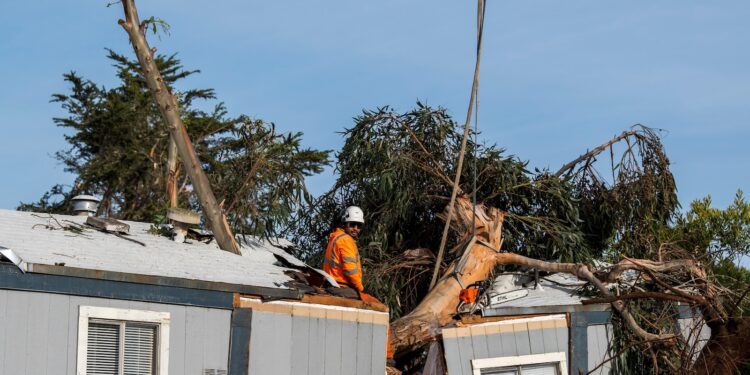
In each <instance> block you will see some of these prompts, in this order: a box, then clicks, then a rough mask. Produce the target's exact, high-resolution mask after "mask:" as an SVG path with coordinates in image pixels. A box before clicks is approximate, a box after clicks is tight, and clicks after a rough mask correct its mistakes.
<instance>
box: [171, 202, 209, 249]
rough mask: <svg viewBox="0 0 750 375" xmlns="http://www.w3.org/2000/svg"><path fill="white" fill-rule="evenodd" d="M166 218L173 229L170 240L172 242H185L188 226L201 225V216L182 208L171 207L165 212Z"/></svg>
mask: <svg viewBox="0 0 750 375" xmlns="http://www.w3.org/2000/svg"><path fill="white" fill-rule="evenodd" d="M167 218H168V219H170V220H172V223H173V224H174V228H173V229H172V240H173V241H174V242H179V243H182V242H185V237H186V236H187V233H188V225H190V224H193V225H197V224H200V223H201V215H200V214H199V213H197V212H194V211H190V210H186V209H184V208H177V207H172V208H170V209H168V210H167Z"/></svg>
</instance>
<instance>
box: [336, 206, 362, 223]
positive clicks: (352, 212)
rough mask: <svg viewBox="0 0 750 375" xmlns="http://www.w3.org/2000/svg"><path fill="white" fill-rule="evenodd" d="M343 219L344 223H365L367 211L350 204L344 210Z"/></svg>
mask: <svg viewBox="0 0 750 375" xmlns="http://www.w3.org/2000/svg"><path fill="white" fill-rule="evenodd" d="M341 221H343V222H344V223H349V222H352V223H362V224H364V223H365V213H364V212H362V209H361V208H359V207H357V206H349V207H347V208H346V211H345V212H344V216H342V217H341Z"/></svg>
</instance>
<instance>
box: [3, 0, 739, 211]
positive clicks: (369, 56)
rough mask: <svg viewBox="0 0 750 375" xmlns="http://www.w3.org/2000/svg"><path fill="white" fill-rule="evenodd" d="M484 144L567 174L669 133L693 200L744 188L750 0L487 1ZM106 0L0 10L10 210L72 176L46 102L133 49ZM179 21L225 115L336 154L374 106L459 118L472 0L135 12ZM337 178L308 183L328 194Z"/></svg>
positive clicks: (154, 6)
mask: <svg viewBox="0 0 750 375" xmlns="http://www.w3.org/2000/svg"><path fill="white" fill-rule="evenodd" d="M488 2H489V4H488V9H487V16H486V30H485V45H484V55H483V59H482V70H481V85H480V87H481V88H480V90H481V93H480V113H479V128H480V131H482V133H483V139H484V140H486V141H487V142H490V143H497V144H498V145H500V146H502V147H505V148H507V149H508V151H509V152H510V153H513V154H516V155H518V156H520V157H521V158H523V159H526V160H529V161H530V165H531V166H533V167H549V168H551V169H556V168H559V166H561V165H562V164H564V163H565V162H567V161H570V160H572V159H574V158H575V157H577V156H578V155H579V154H581V153H583V152H585V151H586V149H587V148H591V147H594V146H596V145H598V144H600V143H602V142H604V141H606V140H608V139H609V138H611V137H612V136H614V135H616V134H619V133H620V132H621V131H622V130H625V129H627V128H628V127H629V126H631V125H633V124H635V123H643V124H646V125H649V126H651V127H656V128H661V129H665V130H666V133H665V137H664V143H665V145H666V148H667V152H668V154H669V155H670V159H671V161H672V162H673V171H674V173H675V176H676V178H677V183H678V189H679V196H680V198H681V200H682V202H683V204H687V203H688V202H689V201H691V200H693V199H696V198H699V197H702V196H705V195H706V194H711V195H712V197H713V198H714V202H715V203H716V204H717V206H720V207H723V206H725V205H726V204H728V203H729V202H730V201H731V199H732V197H733V195H734V192H735V191H736V190H737V189H738V188H740V189H743V190H745V191H746V192H748V193H750V191H749V190H750V168H748V164H750V151H748V147H747V145H748V139H750V124H749V122H750V68H748V67H750V48H748V45H750V43H748V42H749V41H750V40H749V39H750V23H748V22H747V20H748V19H750V3H748V2H747V1H729V0H728V1H721V2H707V1H694V0H661V1H658V2H655V1H646V0H632V1H627V2H624V1H618V2H615V1H601V0H599V1H575V0H570V1H560V0H558V1H544V0H538V1H520V0H516V1H496V0H489V1H488ZM106 3H107V2H106V1H99V0H67V1H46V0H45V1H42V0H39V1H6V2H4V4H3V5H2V10H3V11H2V12H0V33H1V34H2V35H3V37H2V38H1V39H0V56H1V57H0V82H2V84H3V90H1V91H0V113H2V116H1V117H0V130H1V132H0V135H1V136H0V170H2V171H3V176H4V177H3V178H2V183H0V208H14V207H15V206H17V205H18V203H19V202H20V201H33V200H36V199H38V198H39V197H40V196H41V194H42V193H43V192H44V191H46V190H47V189H48V188H49V187H50V186H52V185H53V184H55V183H70V182H71V181H72V176H70V175H68V174H65V173H64V172H63V171H62V166H61V165H59V164H58V163H57V162H56V161H55V160H54V159H53V157H52V155H53V153H54V152H55V151H57V150H60V149H63V148H65V147H66V144H65V142H64V139H63V133H62V131H61V129H58V128H56V127H55V126H54V125H53V123H52V117H54V116H61V115H63V114H64V113H63V112H62V111H61V109H60V108H59V105H58V104H55V103H50V102H49V99H50V95H51V94H52V93H55V92H65V91H66V90H67V87H66V85H65V83H64V82H63V80H62V74H63V73H65V72H69V71H71V70H75V71H77V72H78V73H80V74H81V75H83V76H85V77H87V78H89V79H91V80H93V81H95V82H98V83H100V84H103V85H105V86H108V87H111V86H113V85H115V84H116V79H115V77H114V70H113V68H112V67H111V66H110V63H109V62H108V61H107V59H106V58H105V54H106V53H105V50H104V48H112V49H114V50H116V51H118V52H123V53H128V54H132V51H131V50H130V47H129V45H128V43H127V36H126V34H125V32H124V31H123V30H122V29H121V28H120V27H119V26H118V25H117V20H118V19H119V18H120V17H121V12H122V9H121V7H120V6H119V4H118V5H114V6H112V7H106ZM138 6H139V11H140V14H141V17H142V18H146V17H148V16H151V15H154V16H157V17H161V18H163V19H164V20H166V21H167V22H168V23H169V24H170V25H171V27H172V30H171V35H169V36H164V37H162V38H161V40H159V39H156V38H154V37H150V40H151V43H152V45H153V46H156V47H157V48H158V49H159V51H160V52H161V53H166V54H171V53H175V52H177V53H179V55H178V56H179V57H180V58H181V59H182V60H183V63H184V64H185V66H186V67H187V68H190V69H200V70H201V71H202V73H201V74H200V75H197V76H194V77H193V78H190V79H189V80H187V81H185V85H186V86H185V87H212V88H215V89H216V93H217V95H218V97H219V99H220V100H222V101H224V102H225V103H226V105H227V107H228V108H229V110H230V113H231V114H235V115H236V114H240V113H245V114H248V115H251V116H254V117H258V118H262V119H264V120H267V121H273V122H275V123H276V124H277V126H278V128H279V129H281V130H284V131H301V132H304V134H305V136H304V143H305V145H306V146H309V147H315V148H321V149H333V150H338V149H339V148H340V146H341V145H342V142H343V139H342V138H341V136H340V135H339V134H337V132H338V131H341V130H342V129H343V128H345V127H349V126H351V125H352V120H351V119H352V117H354V116H356V115H357V114H358V113H360V111H361V110H362V109H363V108H368V109H372V108H376V107H378V106H383V105H391V106H393V107H395V108H396V109H398V110H407V109H409V108H411V107H413V105H414V104H415V103H416V101H417V100H421V101H423V102H425V103H427V104H429V105H432V106H443V107H446V108H448V109H449V111H450V112H451V113H452V114H453V115H454V117H455V118H456V119H458V120H459V121H463V119H464V117H465V113H466V106H467V101H468V91H469V88H470V84H471V76H472V69H473V63H474V55H473V53H474V37H475V25H474V22H475V11H476V10H475V7H476V4H475V3H474V2H472V1H468V2H459V1H439V0H431V1H422V0H410V1H393V0H386V1H369V2H364V1H351V0H349V1H341V0H330V1H325V2H311V1H294V0H290V1H285V2H269V1H265V2H259V1H234V0H232V1H210V2H209V1H202V2H199V1H194V0H182V1H176V0H170V1H167V0H164V1H162V0H150V1H140V2H138ZM333 178H334V177H333V175H332V171H328V172H326V173H325V174H323V175H321V176H318V177H314V178H312V179H310V180H309V186H310V187H311V189H312V191H313V192H314V193H320V192H322V191H324V190H326V188H327V187H328V186H329V185H330V183H331V181H332V180H333Z"/></svg>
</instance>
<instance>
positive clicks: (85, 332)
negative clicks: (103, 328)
mask: <svg viewBox="0 0 750 375" xmlns="http://www.w3.org/2000/svg"><path fill="white" fill-rule="evenodd" d="M92 319H95V320H98V319H103V320H112V321H125V322H137V323H151V324H156V325H157V326H158V329H157V330H156V332H157V333H156V334H157V338H156V345H157V347H158V348H157V350H156V353H157V355H156V375H167V374H169V322H170V316H169V313H168V312H160V311H146V310H130V309H116V308H111V307H97V306H81V307H80V309H79V313H78V367H77V370H76V375H86V365H88V359H87V356H86V354H87V353H88V340H89V322H90V321H91V320H92Z"/></svg>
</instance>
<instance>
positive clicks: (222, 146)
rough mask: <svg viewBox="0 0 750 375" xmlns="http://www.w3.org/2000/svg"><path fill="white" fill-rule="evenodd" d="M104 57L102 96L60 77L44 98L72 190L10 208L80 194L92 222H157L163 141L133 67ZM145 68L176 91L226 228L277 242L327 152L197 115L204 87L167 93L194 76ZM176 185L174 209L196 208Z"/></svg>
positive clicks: (171, 63)
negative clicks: (64, 86)
mask: <svg viewBox="0 0 750 375" xmlns="http://www.w3.org/2000/svg"><path fill="white" fill-rule="evenodd" d="M108 57H109V59H110V60H112V62H113V64H114V67H115V69H116V71H117V77H118V78H119V80H120V82H119V85H118V86H117V87H115V88H112V89H107V88H105V87H103V86H100V85H97V84H96V83H94V82H92V81H90V80H87V79H85V78H83V77H82V76H80V75H79V74H77V73H75V72H70V73H67V74H65V75H64V79H65V81H66V82H68V83H69V84H70V86H71V87H70V92H69V93H65V94H55V95H53V99H52V101H53V102H57V103H60V105H61V106H62V108H63V109H64V110H65V111H66V112H67V116H65V117H59V118H55V119H54V122H55V124H56V125H57V126H60V127H63V128H65V129H66V130H68V131H69V133H67V134H66V136H65V140H66V141H67V142H68V143H69V145H70V148H69V149H67V150H62V151H59V152H57V153H56V154H55V157H56V158H57V159H58V160H59V161H60V162H61V163H62V164H63V165H64V167H65V171H66V172H70V173H73V174H74V175H75V176H76V177H75V183H74V185H73V186H72V187H66V186H63V185H56V186H54V187H53V188H52V189H51V190H50V191H48V192H47V193H45V194H44V196H43V197H41V199H40V200H39V201H38V202H33V203H22V204H21V205H20V206H19V209H22V210H33V211H47V212H65V211H67V208H68V204H69V200H70V198H72V197H73V196H75V195H78V194H81V193H86V194H93V195H96V196H98V197H101V199H102V202H101V205H100V213H101V214H104V215H107V216H111V217H116V218H122V219H128V220H140V221H151V222H153V221H160V220H163V218H164V215H165V212H166V208H167V207H168V198H167V195H166V193H165V191H166V178H167V174H168V169H167V147H168V143H169V133H168V132H167V129H166V128H165V125H164V123H163V120H162V118H161V116H160V114H159V111H158V109H157V108H156V105H155V103H154V101H153V99H152V97H151V94H150V93H149V91H148V88H147V86H146V83H145V81H144V78H143V76H142V74H141V73H140V69H139V67H138V65H137V62H135V61H132V60H129V59H128V58H126V57H125V56H123V55H120V54H118V53H116V52H114V51H112V50H109V54H108ZM155 62H156V64H157V66H158V67H159V69H160V71H161V73H162V77H163V79H164V82H165V83H166V84H167V85H169V86H170V87H171V88H172V91H173V92H176V93H177V97H178V99H179V107H180V112H181V116H182V119H183V121H184V123H185V124H186V126H187V131H188V134H189V136H190V138H191V139H192V140H193V144H194V147H195V149H196V152H197V153H198V156H199V159H200V160H201V161H202V163H203V167H204V169H205V170H206V172H207V174H208V177H209V179H210V181H211V183H212V185H213V186H214V189H215V194H216V196H217V199H218V200H219V201H224V207H225V210H226V211H227V216H228V220H229V222H230V224H231V225H232V226H233V227H234V228H235V230H236V231H238V232H239V233H245V234H254V235H276V234H278V232H277V231H278V230H279V229H280V228H281V227H282V226H283V225H284V224H285V220H286V219H288V217H289V215H290V213H292V212H294V211H296V209H297V208H298V207H299V206H300V205H301V204H303V203H304V202H305V201H306V200H309V199H310V196H309V193H308V191H307V188H306V186H305V177H307V176H310V175H314V174H317V173H320V172H321V171H322V170H323V168H324V167H325V166H326V165H328V164H329V156H328V155H329V151H320V150H313V149H307V148H303V147H302V146H301V141H302V133H289V134H282V133H279V132H277V131H276V128H275V125H274V124H273V123H267V122H265V121H262V120H258V119H252V118H250V117H249V116H246V115H240V116H237V117H231V116H229V115H228V112H227V109H226V108H225V106H224V105H223V104H222V103H218V104H215V105H214V107H213V109H212V110H210V111H205V110H202V109H200V108H199V107H198V105H197V104H196V102H197V101H199V100H203V101H207V100H213V99H215V98H216V97H215V93H214V91H213V90H212V89H187V90H183V91H179V90H177V91H175V85H176V84H177V83H178V82H179V81H181V80H183V79H185V78H187V77H189V76H191V75H193V74H195V73H197V72H198V71H196V70H185V69H184V68H183V66H182V65H181V62H180V60H179V59H177V57H176V56H175V55H171V56H164V55H159V56H157V57H156V58H155ZM178 186H179V187H180V189H179V191H178V195H179V201H180V204H181V205H182V206H184V207H189V208H193V209H196V208H198V204H197V202H196V200H195V198H194V197H193V195H192V189H191V185H190V181H189V180H188V179H187V177H185V174H183V177H182V178H181V179H180V180H179V181H178Z"/></svg>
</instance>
